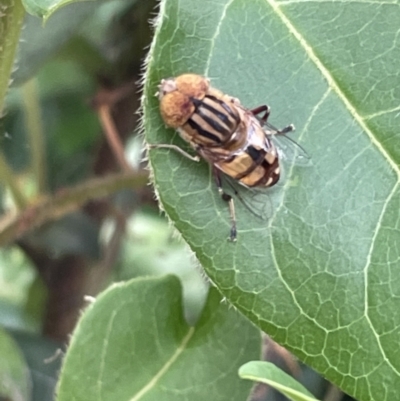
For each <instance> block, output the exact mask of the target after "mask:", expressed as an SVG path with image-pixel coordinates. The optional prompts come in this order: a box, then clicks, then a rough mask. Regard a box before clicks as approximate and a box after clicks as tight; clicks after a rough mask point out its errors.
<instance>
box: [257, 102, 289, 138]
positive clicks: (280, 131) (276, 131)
mask: <svg viewBox="0 0 400 401" xmlns="http://www.w3.org/2000/svg"><path fill="white" fill-rule="evenodd" d="M250 111H251V113H252V114H253V115H255V116H256V117H257V115H258V114H261V113H264V114H263V116H262V117H258V119H259V121H260V123H261V125H267V126H268V127H269V128H272V130H273V131H274V132H273V133H272V134H273V135H285V134H287V133H288V132H292V131H294V125H293V124H290V125H288V126H287V127H284V128H282V129H277V128H275V127H274V126H273V125H271V124H268V122H267V121H268V117H269V114H270V108H269V106H267V105H266V104H264V105H262V106H259V107H256V108H255V109H253V110H250Z"/></svg>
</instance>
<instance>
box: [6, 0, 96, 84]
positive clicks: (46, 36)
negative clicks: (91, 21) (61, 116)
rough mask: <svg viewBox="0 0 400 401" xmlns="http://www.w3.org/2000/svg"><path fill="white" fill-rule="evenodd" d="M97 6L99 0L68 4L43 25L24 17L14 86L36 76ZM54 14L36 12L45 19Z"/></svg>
mask: <svg viewBox="0 0 400 401" xmlns="http://www.w3.org/2000/svg"><path fill="white" fill-rule="evenodd" d="M38 4H39V6H40V7H42V6H43V5H41V4H40V3H38ZM99 4H100V2H98V1H84V2H79V3H77V4H71V5H69V6H68V7H65V8H62V9H61V10H59V11H58V12H57V13H56V14H55V15H54V16H52V18H50V19H49V20H48V21H47V22H46V24H45V25H44V26H43V21H42V20H41V19H39V18H37V17H33V16H32V15H27V16H26V18H25V21H24V29H23V30H22V32H21V41H20V43H19V48H18V56H17V59H16V71H15V72H14V73H13V84H14V85H20V84H21V83H23V82H24V81H26V80H28V79H29V78H31V77H32V76H33V75H34V74H36V73H37V71H38V70H39V68H40V67H41V66H42V65H43V64H44V63H45V62H46V61H47V60H49V59H50V58H51V56H53V55H54V54H55V53H56V52H57V51H59V50H60V49H61V48H62V46H63V45H65V44H66V43H67V41H68V40H69V39H70V38H71V37H72V36H73V35H76V34H77V32H78V31H79V28H80V27H81V26H82V24H83V23H84V21H85V20H87V18H88V17H89V16H90V15H93V13H94V12H95V11H96V10H97V9H98V8H99ZM25 6H27V5H26V3H25ZM39 6H38V7H39ZM40 7H39V8H40ZM53 11H54V10H53ZM53 11H50V10H47V11H41V12H39V11H38V12H37V13H35V14H39V16H41V15H46V18H48V17H49V16H50V15H52V12H53ZM67 78H68V77H67ZM61 85H62V84H61Z"/></svg>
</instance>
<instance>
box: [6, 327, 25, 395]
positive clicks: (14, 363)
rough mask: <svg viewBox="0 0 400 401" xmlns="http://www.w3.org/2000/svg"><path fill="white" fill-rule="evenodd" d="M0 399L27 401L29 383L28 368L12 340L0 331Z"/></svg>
mask: <svg viewBox="0 0 400 401" xmlns="http://www.w3.org/2000/svg"><path fill="white" fill-rule="evenodd" d="M0 355H1V358H0V398H1V399H3V398H4V399H10V400H21V401H28V400H29V399H30V392H31V382H30V377H29V373H28V367H27V366H26V363H25V360H24V358H23V356H22V353H21V351H20V350H19V348H18V346H17V344H16V343H15V342H14V340H13V339H12V338H11V337H10V336H9V335H8V334H7V333H6V332H5V331H4V330H2V329H0Z"/></svg>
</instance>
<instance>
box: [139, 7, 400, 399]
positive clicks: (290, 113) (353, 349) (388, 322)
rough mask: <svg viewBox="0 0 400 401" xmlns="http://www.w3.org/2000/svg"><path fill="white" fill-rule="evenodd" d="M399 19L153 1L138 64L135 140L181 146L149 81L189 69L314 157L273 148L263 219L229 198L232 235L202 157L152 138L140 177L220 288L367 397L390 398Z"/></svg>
mask: <svg viewBox="0 0 400 401" xmlns="http://www.w3.org/2000/svg"><path fill="white" fill-rule="evenodd" d="M399 17H400V14H399V7H398V3H393V4H391V3H389V2H386V3H380V2H377V3H373V2H362V1H360V2H350V1H349V2H347V1H341V2H302V1H298V2H282V3H276V2H275V1H262V0H255V1H252V2H248V1H245V0H231V1H228V0H220V1H218V2H215V1H213V2H201V3H200V2H196V1H193V0H186V1H181V2H179V3H177V2H175V1H172V0H168V1H163V2H162V3H161V9H160V15H159V19H158V24H157V29H156V36H155V39H154V42H153V44H152V47H151V51H150V54H149V57H148V69H147V71H146V77H145V96H144V101H143V111H144V126H145V131H146V139H147V141H148V142H149V143H171V142H173V143H175V144H177V145H179V146H185V144H184V143H183V141H182V140H180V139H179V137H178V135H177V134H176V133H174V132H173V130H170V129H166V128H165V126H164V124H163V122H162V120H161V118H160V115H159V110H158V101H157V98H156V97H155V96H154V93H155V92H156V91H157V85H158V83H159V81H160V80H161V79H162V78H165V77H169V76H176V75H179V74H181V73H184V72H188V71H190V72H195V73H200V74H204V75H206V76H208V77H210V78H211V79H212V84H213V85H214V86H215V87H218V88H220V89H221V90H223V91H224V92H226V93H228V94H230V95H232V96H235V97H238V98H239V99H241V101H242V103H243V104H244V105H245V106H247V107H249V108H252V107H255V106H257V105H260V104H265V103H268V104H269V105H270V106H271V111H272V112H271V117H270V122H271V123H272V124H273V125H275V126H277V127H283V126H285V125H287V124H288V123H294V125H295V126H296V128H297V131H296V133H295V135H293V136H292V137H293V138H294V139H295V140H296V141H298V142H299V143H301V145H302V146H303V147H304V148H305V149H306V150H307V152H308V154H309V155H310V156H311V159H312V164H313V165H312V167H302V166H297V165H296V166H292V165H291V164H290V163H285V161H283V168H284V170H285V174H284V177H282V180H281V182H280V184H279V185H278V186H276V187H275V188H273V189H271V190H266V193H267V194H269V199H270V200H269V202H271V203H272V204H273V214H272V216H271V218H270V219H269V220H268V222H267V223H266V222H265V221H262V220H261V219H257V218H256V217H254V216H253V215H252V214H250V213H249V212H248V210H246V208H245V207H243V205H242V204H241V203H240V202H236V209H237V219H238V241H237V243H236V244H233V243H230V242H228V241H226V238H227V236H228V232H229V226H230V223H229V215H228V210H227V206H226V204H224V202H223V201H222V200H221V199H220V198H219V196H218V193H217V191H216V188H215V185H214V182H213V178H212V176H211V174H210V169H209V167H208V166H207V165H206V163H204V162H203V163H199V164H196V163H194V162H191V161H190V160H187V159H185V158H184V157H182V155H180V154H178V153H177V152H174V151H167V150H165V149H154V150H151V151H150V154H149V160H150V165H151V168H152V169H153V173H154V184H155V188H156V190H157V192H158V195H159V198H160V201H161V203H162V206H163V208H164V209H165V211H166V212H167V214H168V215H169V217H170V218H171V220H172V221H173V222H174V224H175V225H176V227H177V229H178V230H179V231H180V232H181V233H182V236H183V237H184V238H185V240H186V241H187V242H188V243H189V245H190V246H191V248H192V250H193V251H194V252H195V253H196V255H197V257H198V259H199V260H200V262H201V263H202V265H203V266H204V268H205V270H206V272H207V274H208V275H209V276H210V278H211V280H212V281H213V282H214V283H215V284H216V285H217V286H218V288H219V289H220V291H222V293H223V294H224V295H225V296H226V297H227V298H228V300H229V301H230V302H232V303H233V304H234V305H235V306H236V307H237V308H238V309H239V310H240V311H242V312H243V313H244V314H245V315H246V316H248V317H249V318H250V319H251V320H252V321H253V322H255V323H256V324H258V325H259V326H260V327H261V328H262V329H263V330H264V331H266V332H267V333H268V334H270V335H271V336H272V337H273V339H274V340H276V341H277V342H279V343H280V344H282V345H285V346H286V347H287V348H288V349H290V350H291V351H292V352H294V353H295V354H296V355H297V356H298V357H299V358H300V359H301V360H303V361H304V362H305V363H307V364H309V365H311V366H312V367H313V368H314V369H316V370H317V371H319V372H320V373H322V374H323V375H324V376H326V377H327V378H328V379H329V380H331V381H333V382H335V383H336V384H337V385H339V386H340V387H341V388H342V389H343V390H344V391H346V392H347V393H350V394H351V395H353V396H354V397H356V398H357V399H359V400H367V401H369V400H371V399H382V398H385V399H390V400H400V393H399V392H398V388H399V387H400V351H399V347H398V339H399V337H400V312H399V311H400V297H399V296H398V295H399V294H398V292H399V291H398V288H399V286H398V282H399V281H400V257H399V253H400V252H399V246H398V244H399V240H400V236H399V234H400V220H399V218H398V215H399V209H400V201H399V199H400V197H399V195H400V191H399V175H400V174H399V173H400V170H399V167H398V166H399V164H400V147H399V143H400V142H399V140H398V126H399V123H398V120H399V115H400V114H399V111H400V108H399V100H400V86H399V79H398V60H399V59H400V46H399V45H398V35H397V33H398V27H399V23H398V22H399V20H400V19H399ZM244 196H245V195H244Z"/></svg>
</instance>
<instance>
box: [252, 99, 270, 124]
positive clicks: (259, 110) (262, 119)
mask: <svg viewBox="0 0 400 401" xmlns="http://www.w3.org/2000/svg"><path fill="white" fill-rule="evenodd" d="M250 111H251V113H252V114H254V115H255V116H257V115H258V114H261V113H264V115H263V116H262V117H259V120H260V123H261V125H264V124H265V123H266V122H267V120H268V117H269V113H270V111H271V109H270V108H269V106H267V105H266V104H263V105H262V106H258V107H256V108H255V109H253V110H250Z"/></svg>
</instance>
